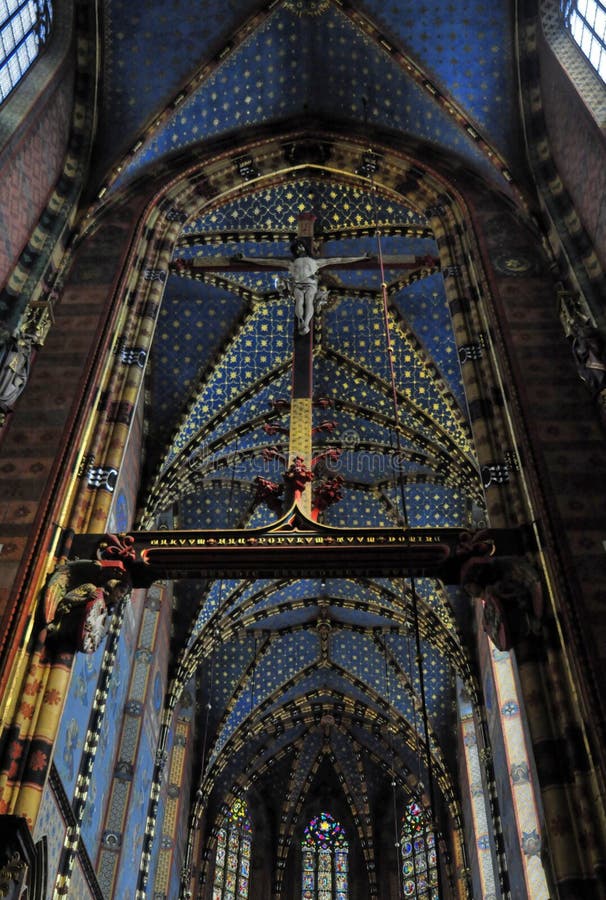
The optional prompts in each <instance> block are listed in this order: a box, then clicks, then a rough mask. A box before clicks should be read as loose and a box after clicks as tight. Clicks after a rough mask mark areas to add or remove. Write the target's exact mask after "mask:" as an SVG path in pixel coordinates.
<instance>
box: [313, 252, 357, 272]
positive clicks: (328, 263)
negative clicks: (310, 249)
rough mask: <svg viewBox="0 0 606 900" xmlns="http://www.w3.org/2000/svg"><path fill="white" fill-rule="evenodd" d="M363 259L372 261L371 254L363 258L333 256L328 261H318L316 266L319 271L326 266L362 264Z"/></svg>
mask: <svg viewBox="0 0 606 900" xmlns="http://www.w3.org/2000/svg"><path fill="white" fill-rule="evenodd" d="M363 259H371V256H370V254H369V253H365V254H364V255H363V256H331V257H330V258H328V259H317V260H316V264H317V266H318V268H319V269H323V268H324V266H336V265H339V264H340V263H354V262H360V261H361V260H363Z"/></svg>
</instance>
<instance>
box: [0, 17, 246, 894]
mask: <svg viewBox="0 0 606 900" xmlns="http://www.w3.org/2000/svg"><path fill="white" fill-rule="evenodd" d="M0 2H2V0H0ZM251 844H252V828H251V824H250V818H249V816H248V809H247V806H246V803H244V801H242V800H236V801H235V803H234V804H233V806H232V808H231V810H230V813H229V816H228V819H227V823H226V825H225V826H224V827H223V828H220V829H219V831H218V832H217V852H216V854H215V879H214V882H213V893H212V900H244V898H246V897H248V887H249V880H250V849H251Z"/></svg>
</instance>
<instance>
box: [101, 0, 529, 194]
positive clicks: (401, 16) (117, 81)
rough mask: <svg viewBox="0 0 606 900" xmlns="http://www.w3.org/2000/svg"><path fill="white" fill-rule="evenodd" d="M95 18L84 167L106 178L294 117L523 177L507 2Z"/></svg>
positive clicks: (214, 8)
mask: <svg viewBox="0 0 606 900" xmlns="http://www.w3.org/2000/svg"><path fill="white" fill-rule="evenodd" d="M312 7H314V8H313V10H312ZM306 10H307V12H306ZM105 15H106V18H107V28H106V30H105V35H106V37H105V47H104V54H103V64H104V80H103V93H102V96H101V104H100V128H99V138H98V144H97V147H96V151H95V157H94V165H95V169H96V171H97V172H98V175H99V178H100V179H103V180H104V182H105V184H106V185H111V187H112V188H115V189H118V188H119V187H120V186H124V185H126V184H127V183H128V182H129V181H131V180H132V179H133V178H134V177H135V176H136V175H138V174H140V172H141V171H142V170H143V168H144V167H145V166H148V165H150V164H153V163H156V164H157V163H158V162H159V161H161V160H165V159H166V158H167V157H169V158H170V156H171V154H174V153H177V152H179V153H183V151H184V150H186V149H188V148H189V149H191V150H194V149H195V148H199V147H201V146H203V145H204V142H206V141H209V140H212V139H215V138H218V137H225V138H228V137H229V138H230V140H231V141H232V144H233V147H234V150H235V151H237V147H238V144H240V142H241V139H242V135H243V133H245V132H246V130H248V129H254V128H259V127H261V126H263V127H265V126H267V125H272V124H273V125H276V126H280V123H285V122H289V121H290V122H298V121H300V120H301V117H302V116H315V117H318V118H320V119H322V120H324V121H326V122H328V123H330V124H331V125H336V124H337V123H341V124H342V125H343V126H345V127H347V126H351V125H352V124H353V123H357V124H358V125H359V124H360V123H361V124H363V126H364V127H365V128H367V129H372V130H379V131H383V132H385V133H389V134H392V135H394V134H398V135H401V136H403V137H406V138H408V139H410V140H412V141H414V142H416V144H417V145H418V143H419V142H421V143H423V144H425V145H426V146H427V148H428V149H429V150H430V151H431V150H437V151H439V152H440V153H442V154H443V155H446V156H448V157H450V158H451V159H452V160H455V159H458V160H460V161H461V162H462V164H463V165H465V166H466V167H468V168H471V169H473V170H474V171H476V172H478V173H480V174H482V175H483V176H484V177H485V178H487V179H490V180H492V181H493V182H494V183H496V184H498V186H499V187H500V189H501V190H503V191H507V190H508V183H507V180H504V179H503V177H502V174H501V173H502V169H503V168H505V169H507V170H511V171H512V172H513V173H517V175H518V176H519V177H522V178H523V171H524V161H523V159H521V158H520V157H519V146H520V141H519V137H520V132H519V123H518V110H517V92H516V74H515V65H514V63H515V58H514V54H513V50H512V29H513V24H512V20H513V13H512V4H511V3H510V2H508V0H502V2H498V3H487V2H484V0H477V2H465V3H464V4H456V5H454V4H452V3H450V2H448V0H439V2H436V3H432V4H423V3H415V4H412V3H402V2H399V3H377V2H361V3H355V4H351V6H349V5H348V6H342V4H341V3H339V2H337V0H326V2H325V3H322V4H313V3H311V2H308V3H303V4H300V3H291V2H288V0H277V2H270V3H259V2H251V0H248V2H239V3H237V4H236V3H230V4H225V3H221V4H219V3H215V2H207V3H205V4H204V9H203V12H202V11H201V10H200V11H198V10H196V9H195V8H194V7H191V4H184V3H182V2H180V0H171V2H170V3H162V4H160V3H157V2H156V3H151V4H146V5H143V4H141V5H140V4H138V3H126V2H123V0H106V3H105ZM167 35H170V39H168V38H167Z"/></svg>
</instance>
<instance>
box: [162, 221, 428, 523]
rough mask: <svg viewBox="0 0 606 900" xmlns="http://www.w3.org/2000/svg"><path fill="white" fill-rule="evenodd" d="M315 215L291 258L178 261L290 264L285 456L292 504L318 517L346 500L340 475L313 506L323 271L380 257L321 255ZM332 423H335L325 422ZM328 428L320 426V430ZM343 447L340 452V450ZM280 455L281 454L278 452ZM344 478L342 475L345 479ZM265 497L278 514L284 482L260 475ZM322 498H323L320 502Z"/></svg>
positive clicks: (398, 263) (198, 269) (199, 266)
mask: <svg viewBox="0 0 606 900" xmlns="http://www.w3.org/2000/svg"><path fill="white" fill-rule="evenodd" d="M315 219H316V217H315V215H314V214H313V213H312V212H304V213H301V214H300V215H299V219H298V226H297V235H296V236H295V237H294V238H293V240H292V241H291V243H290V250H291V254H292V256H291V258H290V259H289V258H288V257H246V256H244V255H238V256H236V257H232V258H229V257H224V258H221V257H214V258H212V259H197V260H195V261H191V262H189V263H186V262H185V261H180V262H179V261H178V262H177V263H176V264H175V268H176V269H177V271H181V272H185V271H187V272H188V273H189V274H190V275H193V276H194V277H196V276H199V275H201V274H202V273H204V272H210V271H225V270H227V271H229V270H232V271H233V270H239V269H241V268H246V269H247V270H249V271H250V270H253V269H258V268H259V267H267V268H272V269H286V271H287V273H288V274H287V276H286V277H285V278H284V279H283V281H282V285H283V291H284V293H285V294H286V295H287V296H289V297H290V298H291V300H292V302H293V303H294V310H295V318H296V328H295V333H294V347H293V364H292V389H291V401H290V429H289V448H288V456H287V457H286V458H285V459H284V462H285V469H286V472H285V476H284V480H285V482H286V497H285V500H286V506H287V507H288V508H290V506H291V505H292V503H293V502H294V503H296V504H297V506H299V507H300V508H301V509H302V510H303V511H304V512H305V514H306V515H307V516H308V517H311V518H312V519H314V520H315V519H317V516H318V514H319V512H320V510H321V509H324V508H326V506H328V505H329V504H330V503H332V502H335V501H336V500H338V499H340V485H339V483H338V480H339V476H338V477H337V478H333V479H329V480H328V481H325V482H323V483H322V484H321V485H317V486H316V491H315V494H316V497H315V499H314V502H313V506H312V498H311V487H309V488H308V485H309V482H310V481H311V480H312V478H313V468H314V466H315V464H317V462H318V461H319V459H320V458H322V457H323V456H325V454H323V453H321V454H320V455H319V456H317V457H315V458H313V457H312V436H313V433H314V428H313V423H312V407H313V334H312V321H313V317H314V314H315V313H317V312H318V311H319V309H320V308H321V307H322V306H323V305H324V304H325V303H326V302H327V300H328V295H329V291H328V290H326V289H324V288H323V287H322V286H321V285H320V280H319V276H320V272H321V270H322V269H324V268H327V267H333V266H334V267H338V266H351V265H352V264H357V265H356V268H358V267H359V268H361V269H368V268H372V269H373V270H376V265H377V263H376V259H375V258H373V257H371V256H370V255H369V254H368V253H365V254H364V255H361V256H348V257H320V256H318V254H317V251H318V240H317V238H316V236H315V234H314V224H315ZM385 263H386V264H387V265H388V266H389V267H390V268H395V269H409V270H414V269H420V268H423V267H424V266H425V267H427V266H430V267H433V266H436V265H437V264H438V260H437V259H434V258H430V257H417V256H408V255H405V256H397V257H388V258H385ZM323 424H324V425H328V424H330V423H323ZM320 429H321V430H325V429H323V428H322V426H319V427H318V429H315V430H316V431H317V430H320ZM335 452H338V451H335ZM276 455H277V454H276ZM340 480H341V482H342V479H340ZM257 482H258V487H259V488H260V490H261V493H262V492H263V491H265V494H264V496H263V499H264V500H266V501H267V502H268V505H270V506H271V508H272V509H274V510H275V511H276V512H277V513H279V512H280V511H281V502H282V501H281V500H280V495H281V493H282V487H281V486H279V485H276V484H275V483H274V482H271V481H269V480H267V479H264V478H261V477H259V478H258V479H257ZM316 499H317V502H316Z"/></svg>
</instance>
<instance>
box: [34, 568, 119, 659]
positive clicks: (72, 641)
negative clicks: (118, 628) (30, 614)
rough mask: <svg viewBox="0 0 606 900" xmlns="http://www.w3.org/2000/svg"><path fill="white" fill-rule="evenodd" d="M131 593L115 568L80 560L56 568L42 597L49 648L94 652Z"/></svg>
mask: <svg viewBox="0 0 606 900" xmlns="http://www.w3.org/2000/svg"><path fill="white" fill-rule="evenodd" d="M129 590H130V583H129V580H128V578H127V577H125V575H124V573H122V572H120V570H119V569H118V568H115V567H114V566H109V567H108V566H103V565H102V564H101V563H100V562H94V561H91V560H80V561H77V562H70V563H66V564H63V565H60V566H58V567H57V568H56V569H55V571H54V572H53V573H52V575H51V576H50V578H49V580H48V582H47V585H46V587H45V589H44V594H43V616H44V623H45V627H46V630H47V640H48V641H49V642H50V644H51V646H58V647H61V648H65V647H67V648H68V649H70V650H72V651H74V652H75V651H78V652H80V653H94V652H95V651H96V650H97V648H98V647H99V646H100V645H101V643H102V641H103V639H104V638H105V636H106V634H107V632H108V630H109V626H110V622H111V616H112V613H113V611H114V609H115V607H116V605H117V604H118V602H119V601H120V600H121V599H122V598H123V597H124V596H125V594H126V593H127V592H128V591H129Z"/></svg>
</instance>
